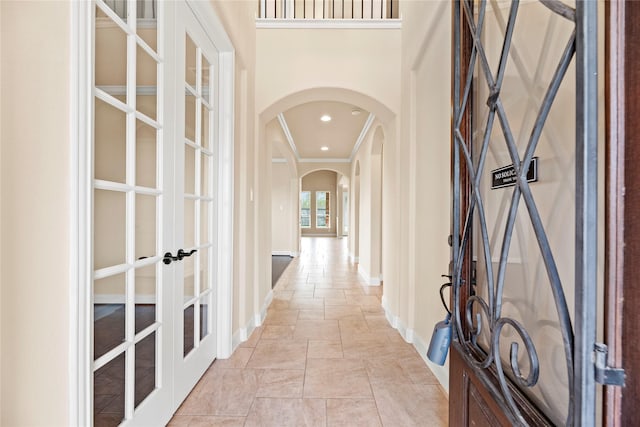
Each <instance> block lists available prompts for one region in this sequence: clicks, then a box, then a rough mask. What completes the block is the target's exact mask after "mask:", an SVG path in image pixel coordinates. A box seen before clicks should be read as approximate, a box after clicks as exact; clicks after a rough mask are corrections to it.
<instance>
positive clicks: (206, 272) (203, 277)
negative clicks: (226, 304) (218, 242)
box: [199, 247, 212, 292]
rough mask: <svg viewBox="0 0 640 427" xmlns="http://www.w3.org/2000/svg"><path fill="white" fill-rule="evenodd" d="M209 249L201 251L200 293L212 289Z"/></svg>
mask: <svg viewBox="0 0 640 427" xmlns="http://www.w3.org/2000/svg"><path fill="white" fill-rule="evenodd" d="M209 254H210V251H209V248H206V247H205V248H201V249H200V257H199V258H200V261H199V262H200V269H199V271H200V291H201V292H204V291H206V290H207V289H209V288H210V287H211V283H210V280H211V279H212V278H211V277H210V268H209V263H210V260H209Z"/></svg>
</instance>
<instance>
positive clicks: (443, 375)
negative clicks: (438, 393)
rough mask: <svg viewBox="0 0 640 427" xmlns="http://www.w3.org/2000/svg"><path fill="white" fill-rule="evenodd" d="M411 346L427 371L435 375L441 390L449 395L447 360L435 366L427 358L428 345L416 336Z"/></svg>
mask: <svg viewBox="0 0 640 427" xmlns="http://www.w3.org/2000/svg"><path fill="white" fill-rule="evenodd" d="M413 346H414V347H415V349H416V351H417V352H418V354H419V355H420V357H421V358H422V360H424V363H426V364H427V366H428V367H429V369H431V372H433V375H435V377H436V378H437V379H438V382H439V383H440V385H441V386H442V388H443V389H444V390H445V391H446V392H447V394H449V360H448V359H447V362H446V363H445V364H444V365H443V366H440V365H436V364H435V363H433V362H432V361H430V360H429V359H428V358H427V350H429V344H428V343H426V342H425V341H424V340H423V339H422V338H420V337H419V336H417V335H416V336H415V337H414V342H413ZM449 351H451V349H449Z"/></svg>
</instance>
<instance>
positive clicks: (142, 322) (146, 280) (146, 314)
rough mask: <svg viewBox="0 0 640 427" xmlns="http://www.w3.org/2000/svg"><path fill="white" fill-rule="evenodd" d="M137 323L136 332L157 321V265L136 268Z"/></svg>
mask: <svg viewBox="0 0 640 427" xmlns="http://www.w3.org/2000/svg"><path fill="white" fill-rule="evenodd" d="M135 288H136V295H135V304H136V311H135V323H136V328H135V330H136V334H137V333H139V332H141V331H143V330H144V329H145V328H147V327H149V326H151V325H152V324H153V323H155V321H156V303H157V297H156V295H157V277H156V265H155V264H153V265H149V266H146V267H141V268H137V269H136V286H135Z"/></svg>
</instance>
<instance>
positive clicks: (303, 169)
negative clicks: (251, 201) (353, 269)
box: [255, 87, 401, 309]
mask: <svg viewBox="0 0 640 427" xmlns="http://www.w3.org/2000/svg"><path fill="white" fill-rule="evenodd" d="M314 101H337V102H343V103H349V104H352V105H354V106H357V107H359V108H361V109H363V110H366V111H369V112H370V113H372V114H373V116H374V119H375V120H374V121H373V123H374V126H377V127H378V129H379V131H378V132H379V134H380V135H382V138H383V139H384V144H385V145H386V147H385V148H386V150H385V156H386V158H385V160H384V161H385V163H386V162H391V164H395V162H396V160H394V159H397V158H398V154H397V153H395V151H394V147H395V149H397V145H396V144H394V141H395V140H396V127H397V116H396V113H394V112H393V111H392V110H391V109H389V108H388V107H387V106H386V105H384V104H383V103H381V102H379V101H378V100H377V99H375V98H373V97H371V96H368V95H365V94H363V93H359V92H357V91H353V90H350V89H344V88H336V87H324V88H310V89H306V90H302V91H299V92H296V93H292V94H289V95H287V96H284V97H283V98H281V99H280V100H278V101H276V102H275V103H273V104H272V105H270V106H269V107H267V108H265V109H264V110H263V111H262V112H261V113H259V115H258V126H257V128H256V137H257V138H256V139H257V141H258V147H257V152H256V167H257V169H258V170H257V173H256V181H255V188H256V189H257V191H256V193H257V197H256V200H255V202H256V203H257V206H256V209H257V211H258V212H267V213H268V215H269V218H268V222H266V221H265V220H266V219H265V217H264V216H262V215H256V222H255V229H256V230H264V228H265V227H268V229H269V232H268V234H267V233H264V232H259V233H260V235H259V236H257V239H256V260H257V262H258V263H260V264H262V265H258V268H257V271H258V272H257V274H256V281H255V286H256V292H255V295H256V299H255V305H256V309H258V307H261V306H262V302H263V301H265V300H268V294H269V291H270V286H269V287H268V286H266V284H267V283H269V282H270V277H271V264H270V258H271V256H270V255H271V253H270V252H271V241H272V237H273V236H272V233H271V227H270V226H269V225H270V222H271V218H270V217H271V215H272V209H273V207H272V206H271V203H272V200H271V194H270V193H271V185H270V180H271V176H270V175H271V174H270V171H271V145H272V144H271V141H269V140H268V138H267V126H268V125H269V123H270V122H272V121H273V120H274V119H276V118H277V115H278V114H280V113H282V112H285V111H287V110H288V109H290V108H293V107H295V106H297V105H300V104H304V103H308V102H314ZM371 138H372V130H369V132H368V133H367V136H366V139H367V141H369V144H370V143H371ZM283 141H286V140H283ZM284 146H285V149H286V150H288V152H289V153H290V155H291V161H292V162H294V163H296V166H297V173H298V179H297V182H296V187H297V191H295V193H296V197H297V200H296V202H295V206H296V209H295V211H296V221H294V222H293V223H292V224H293V226H295V227H296V228H297V230H298V234H297V242H298V244H299V241H300V233H299V230H300V228H299V218H300V216H299V215H300V205H299V191H300V188H301V178H302V177H303V176H305V175H306V174H308V173H310V172H313V171H314V170H317V169H329V170H334V171H336V172H338V173H340V174H342V175H343V176H344V177H347V178H348V179H349V194H348V199H349V209H348V211H349V233H348V246H349V248H348V252H349V255H350V259H351V261H355V262H358V261H359V257H360V255H361V251H362V246H361V244H360V240H361V239H360V235H361V234H362V233H364V232H365V231H364V229H362V228H361V224H360V218H361V217H362V214H361V211H360V206H361V205H362V195H363V185H364V183H365V182H366V184H367V185H369V181H370V176H369V171H367V173H366V176H363V175H362V174H361V172H364V170H362V165H361V164H359V163H358V162H357V161H356V160H357V157H358V153H359V152H362V153H363V154H364V155H366V157H370V156H371V151H370V150H371V149H370V147H368V146H367V148H366V149H365V147H364V144H363V145H362V146H361V147H360V149H359V150H358V151H357V152H356V153H355V155H353V157H352V162H351V163H346V162H345V163H326V164H325V163H323V164H317V163H308V162H299V161H297V160H298V159H297V158H296V157H295V155H294V154H293V151H292V150H291V149H290V148H289V147H288V144H286V143H285V144H284ZM380 154H381V153H380ZM387 154H389V155H387ZM379 158H380V162H382V157H381V156H379ZM288 161H289V160H287V162H288ZM380 164H381V163H380ZM367 168H368V166H367ZM356 169H357V170H358V175H357V178H356V174H355V171H356ZM266 170H269V173H265V171H266ZM397 173H398V171H395V174H397ZM394 176H395V175H394V172H392V173H390V174H387V175H386V176H385V178H384V179H385V180H387V179H388V178H391V179H390V180H389V181H388V182H386V183H385V184H384V186H383V185H382V176H381V175H380V176H379V179H380V181H379V184H378V186H377V187H378V188H382V187H384V188H385V189H391V190H389V191H388V193H389V197H388V199H386V200H385V202H387V203H389V204H390V205H391V206H395V207H397V206H399V202H400V200H399V197H400V196H399V195H400V193H401V191H400V189H399V188H395V187H397V185H398V182H399V181H398V179H397V177H396V178H394ZM267 179H268V181H267ZM265 181H266V182H265ZM367 191H369V190H367ZM385 191H387V190H385ZM385 194H386V193H385ZM378 199H379V200H380V202H379V203H382V202H381V198H380V197H378ZM341 201H342V199H341V200H340V201H338V203H340V202H341ZM378 206H379V205H378ZM399 215H400V214H399V212H397V209H388V214H387V215H386V217H385V221H388V224H390V225H391V228H394V227H395V228H398V227H399V226H398V221H397V220H396V219H395V218H396V217H398V216H399ZM378 217H379V220H378V223H379V224H380V225H379V226H378V228H376V230H377V235H378V236H379V237H378V238H377V240H378V243H377V252H378V254H379V255H378V258H377V259H378V261H377V273H376V277H377V282H376V283H371V281H370V280H367V281H368V282H369V283H370V284H378V283H379V277H380V272H381V271H382V267H381V264H382V259H383V258H384V257H383V256H382V250H381V249H380V246H381V231H380V228H381V227H382V225H381V217H382V214H381V209H379V210H378ZM336 221H339V219H337V218H336ZM395 228H394V229H393V230H389V231H388V232H387V231H385V233H388V235H391V236H396V235H398V234H399V232H398V230H396V229H395ZM366 233H367V234H369V235H370V234H371V230H370V228H367V230H366ZM391 252H392V253H397V250H394V249H392V250H391ZM395 258H397V257H395ZM395 258H394V259H395ZM396 261H397V260H396ZM385 262H386V261H385ZM398 271H399V270H398V266H397V265H395V264H394V262H393V260H391V261H389V262H388V266H387V267H385V282H386V285H387V286H385V290H384V293H385V294H386V293H387V292H388V291H389V290H393V288H394V287H395V286H398V280H397V276H398ZM383 299H384V296H383Z"/></svg>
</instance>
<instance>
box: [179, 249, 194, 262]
mask: <svg viewBox="0 0 640 427" xmlns="http://www.w3.org/2000/svg"><path fill="white" fill-rule="evenodd" d="M195 252H198V250H197V249H192V250H190V251H189V252H185V251H184V250H183V249H178V260H180V261H181V260H182V258H185V257H188V256H191V255H193V254H194V253H195Z"/></svg>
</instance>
